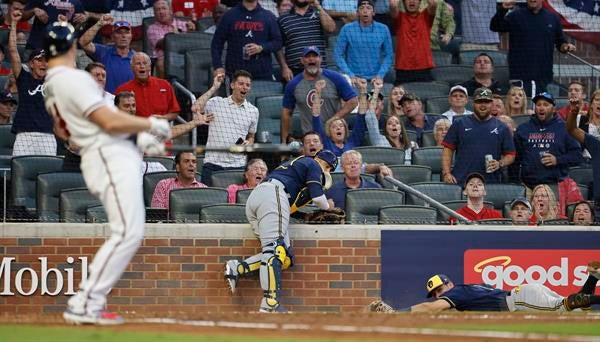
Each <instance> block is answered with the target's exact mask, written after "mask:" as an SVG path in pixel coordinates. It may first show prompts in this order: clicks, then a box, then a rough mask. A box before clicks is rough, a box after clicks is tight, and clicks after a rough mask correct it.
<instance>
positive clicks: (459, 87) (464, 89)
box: [448, 85, 469, 96]
mask: <svg viewBox="0 0 600 342" xmlns="http://www.w3.org/2000/svg"><path fill="white" fill-rule="evenodd" d="M457 90H460V91H462V92H463V93H465V95H467V96H469V92H468V91H467V88H465V87H463V86H461V85H455V86H454V87H452V88H450V92H449V93H448V96H450V95H452V93H453V92H455V91H457Z"/></svg>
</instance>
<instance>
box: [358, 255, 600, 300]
mask: <svg viewBox="0 0 600 342" xmlns="http://www.w3.org/2000/svg"><path fill="white" fill-rule="evenodd" d="M587 269H588V274H589V275H588V278H587V280H586V282H585V283H584V284H583V287H582V288H581V290H580V291H579V292H578V293H574V294H571V295H569V296H567V297H563V296H561V295H559V294H558V293H556V292H554V291H552V290H550V289H549V288H547V287H546V286H544V285H541V284H524V285H521V286H517V287H515V288H513V289H512V290H511V291H508V292H507V291H503V290H499V289H496V288H494V287H492V286H490V285H486V284H478V285H475V284H457V285H455V284H454V283H453V282H452V280H450V278H448V276H446V275H444V274H436V275H434V276H433V277H431V278H429V280H428V281H427V284H426V288H427V297H428V298H429V297H434V298H435V300H434V301H432V302H424V303H420V304H416V305H413V306H411V307H408V308H405V309H400V310H397V311H411V312H438V311H442V310H448V309H456V310H458V311H560V312H564V311H573V310H575V309H588V310H589V309H590V305H595V304H600V296H599V295H595V294H594V292H595V290H596V284H597V282H598V279H600V261H592V262H590V263H589V264H588V268H587ZM369 309H370V310H371V311H381V312H394V311H396V310H394V309H393V308H392V307H391V306H389V305H388V304H386V303H384V302H383V301H381V300H376V301H374V302H373V303H371V304H369Z"/></svg>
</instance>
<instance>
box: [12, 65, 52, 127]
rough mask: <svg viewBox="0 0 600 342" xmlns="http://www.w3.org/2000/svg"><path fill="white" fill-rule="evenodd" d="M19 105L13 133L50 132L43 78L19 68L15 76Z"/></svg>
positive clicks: (50, 124)
mask: <svg viewBox="0 0 600 342" xmlns="http://www.w3.org/2000/svg"><path fill="white" fill-rule="evenodd" d="M17 89H18V91H19V106H18V107H17V113H16V114H15V120H14V122H13V125H12V132H13V133H15V134H16V133H22V132H42V133H52V118H51V117H50V115H49V114H48V112H47V111H46V106H45V105H44V80H43V79H42V80H38V79H35V78H33V76H32V75H31V72H29V71H27V70H25V68H22V69H21V73H20V74H19V77H17Z"/></svg>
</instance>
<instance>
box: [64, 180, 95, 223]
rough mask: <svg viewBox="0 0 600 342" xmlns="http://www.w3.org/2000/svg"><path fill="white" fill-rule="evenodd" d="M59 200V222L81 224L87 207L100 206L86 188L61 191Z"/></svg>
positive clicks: (84, 218) (84, 219)
mask: <svg viewBox="0 0 600 342" xmlns="http://www.w3.org/2000/svg"><path fill="white" fill-rule="evenodd" d="M59 198H60V199H59V213H60V222H71V223H83V222H85V221H86V215H87V209H88V207H90V206H97V205H101V204H102V203H101V202H100V200H99V199H97V198H96V197H95V196H94V195H92V194H91V193H90V192H89V191H88V189H87V188H76V189H68V190H63V191H61V193H60V197H59Z"/></svg>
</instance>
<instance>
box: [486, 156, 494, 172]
mask: <svg viewBox="0 0 600 342" xmlns="http://www.w3.org/2000/svg"><path fill="white" fill-rule="evenodd" d="M492 160H494V156H492V155H491V154H486V155H485V172H486V173H492V172H493V171H492V169H491V167H490V162H491V161H492Z"/></svg>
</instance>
